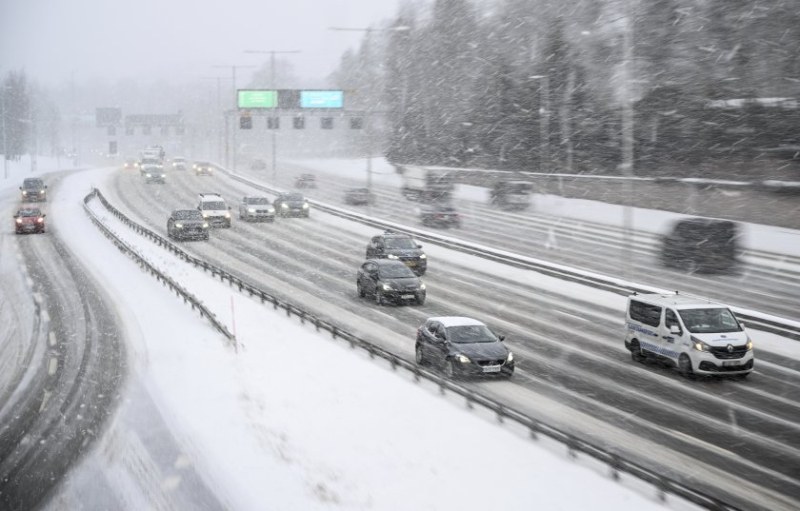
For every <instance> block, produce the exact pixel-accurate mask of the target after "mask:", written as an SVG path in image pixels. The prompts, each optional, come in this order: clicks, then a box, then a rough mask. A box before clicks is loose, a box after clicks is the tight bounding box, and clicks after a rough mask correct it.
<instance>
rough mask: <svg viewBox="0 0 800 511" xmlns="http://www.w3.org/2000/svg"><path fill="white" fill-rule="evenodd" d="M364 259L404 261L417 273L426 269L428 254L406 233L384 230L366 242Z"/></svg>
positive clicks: (420, 273)
mask: <svg viewBox="0 0 800 511" xmlns="http://www.w3.org/2000/svg"><path fill="white" fill-rule="evenodd" d="M366 259H395V260H398V261H401V262H403V263H405V265H406V266H408V267H409V268H411V270H412V271H413V272H414V273H416V274H417V275H424V274H425V272H426V271H427V270H428V256H427V255H425V252H423V251H422V245H418V244H417V242H416V241H414V238H412V237H411V236H409V235H408V234H402V233H399V232H394V231H385V232H384V233H382V234H378V235H377V236H373V237H372V239H371V240H370V241H369V244H367V253H366Z"/></svg>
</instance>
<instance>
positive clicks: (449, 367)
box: [444, 360, 456, 380]
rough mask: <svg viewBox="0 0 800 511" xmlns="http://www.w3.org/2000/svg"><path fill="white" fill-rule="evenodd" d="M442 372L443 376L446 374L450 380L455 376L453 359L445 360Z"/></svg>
mask: <svg viewBox="0 0 800 511" xmlns="http://www.w3.org/2000/svg"><path fill="white" fill-rule="evenodd" d="M444 374H445V376H447V377H448V378H449V379H451V380H452V379H453V378H455V377H456V368H455V366H454V365H453V361H452V360H446V361H445V363H444Z"/></svg>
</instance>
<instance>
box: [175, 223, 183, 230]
mask: <svg viewBox="0 0 800 511" xmlns="http://www.w3.org/2000/svg"><path fill="white" fill-rule="evenodd" d="M175 227H177V228H178V229H183V224H182V223H180V222H176V223H175Z"/></svg>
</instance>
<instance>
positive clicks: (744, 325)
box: [739, 321, 747, 330]
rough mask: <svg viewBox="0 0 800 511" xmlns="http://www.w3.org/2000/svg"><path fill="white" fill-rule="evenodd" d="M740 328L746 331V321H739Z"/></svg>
mask: <svg viewBox="0 0 800 511" xmlns="http://www.w3.org/2000/svg"><path fill="white" fill-rule="evenodd" d="M739 326H741V327H742V330H744V329H745V328H747V323H745V322H744V321H739Z"/></svg>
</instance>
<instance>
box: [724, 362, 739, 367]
mask: <svg viewBox="0 0 800 511" xmlns="http://www.w3.org/2000/svg"><path fill="white" fill-rule="evenodd" d="M738 365H741V362H739V361H738V360H731V361H725V362H723V363H722V367H732V366H738Z"/></svg>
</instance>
